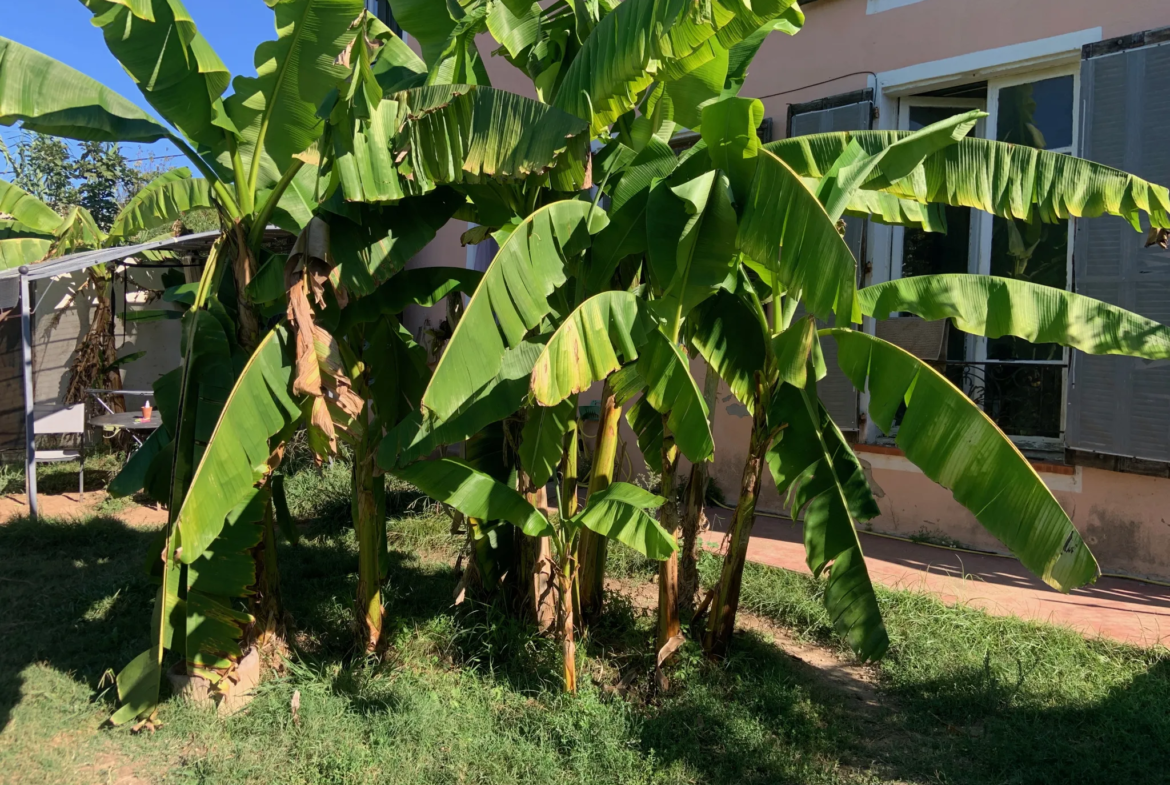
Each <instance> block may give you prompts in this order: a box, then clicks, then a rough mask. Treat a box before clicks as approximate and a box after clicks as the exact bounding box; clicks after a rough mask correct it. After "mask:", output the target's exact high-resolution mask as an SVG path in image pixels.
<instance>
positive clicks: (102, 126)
mask: <svg viewBox="0 0 1170 785" xmlns="http://www.w3.org/2000/svg"><path fill="white" fill-rule="evenodd" d="M18 120H19V121H21V124H22V126H23V127H24V128H25V129H27V130H29V131H37V132H38V133H44V134H50V135H52V136H63V137H66V138H68V139H80V140H83V141H96V142H120V141H124V142H155V141H158V140H159V139H164V138H166V137H168V136H170V132H169V131H167V129H166V128H164V127H163V126H162V125H161V124H159V123H158V122H157V121H156V120H155V119H154V118H152V117H151V116H150V115H148V114H147V113H146V112H144V111H142V110H141V109H139V108H138V107H137V106H136V105H134V104H133V103H131V102H130V101H127V100H126V99H125V98H123V97H122V96H120V95H118V94H117V93H115V92H114V91H113V90H110V89H109V88H108V87H105V86H104V85H102V84H100V83H99V82H97V81H95V80H93V79H90V78H89V77H88V76H86V75H85V74H83V73H81V72H80V71H75V70H74V69H72V68H70V67H69V66H67V65H65V64H64V63H60V62H58V61H56V60H54V59H53V58H51V57H48V56H46V55H43V54H41V53H40V52H37V51H36V50H33V49H29V48H28V47H27V46H21V45H20V44H18V43H16V42H15V41H10V40H9V39H7V38H0V125H12V124H13V123H15V122H16V121H18Z"/></svg>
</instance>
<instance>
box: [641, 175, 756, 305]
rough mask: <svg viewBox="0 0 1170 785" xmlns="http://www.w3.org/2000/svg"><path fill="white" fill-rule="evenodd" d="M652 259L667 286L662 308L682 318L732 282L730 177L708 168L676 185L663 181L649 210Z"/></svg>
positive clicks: (659, 279)
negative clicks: (728, 179)
mask: <svg viewBox="0 0 1170 785" xmlns="http://www.w3.org/2000/svg"><path fill="white" fill-rule="evenodd" d="M646 223H647V227H646V232H647V239H648V243H649V257H650V264H651V266H652V268H653V271H654V275H655V278H656V279H657V282H658V285H659V287H660V289H661V292H662V303H661V304H660V305H659V306H658V307H659V313H660V314H661V315H662V316H664V317H665V318H666V319H667V320H668V322H669V323H671V324H674V325H677V324H680V323H681V321H682V319H683V317H685V316H686V315H687V314H688V313H690V311H691V309H692V308H694V307H695V306H696V305H698V304H699V303H701V302H703V301H704V300H706V299H707V298H708V297H710V296H711V295H712V294H714V293H715V292H716V291H717V290H718V289H720V288H727V287H728V286H733V285H734V283H735V276H736V264H735V235H736V230H737V226H736V217H735V209H734V208H733V207H732V206H731V191H730V190H729V188H728V181H727V178H726V177H725V176H723V175H721V174H719V173H718V172H714V171H711V172H707V173H706V174H703V175H700V176H699V177H696V178H695V179H693V180H689V181H687V182H685V183H682V184H681V185H676V186H674V187H673V188H664V187H662V186H661V185H660V186H659V187H658V188H656V189H655V190H654V193H653V194H652V195H651V198H650V209H649V210H648V211H647V215H646Z"/></svg>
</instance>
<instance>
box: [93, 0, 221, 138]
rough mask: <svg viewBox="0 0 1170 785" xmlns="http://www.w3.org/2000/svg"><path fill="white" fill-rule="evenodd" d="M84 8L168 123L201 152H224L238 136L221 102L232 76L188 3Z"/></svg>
mask: <svg viewBox="0 0 1170 785" xmlns="http://www.w3.org/2000/svg"><path fill="white" fill-rule="evenodd" d="M82 2H83V3H84V4H85V6H86V7H87V8H88V9H89V10H90V11H91V12H92V13H93V24H94V26H95V27H99V28H101V30H102V34H103V35H104V36H105V39H106V46H107V47H109V50H110V52H112V53H113V55H114V57H116V58H117V59H118V62H119V63H121V64H122V67H123V68H125V69H126V71H127V73H129V74H130V78H132V79H133V80H134V82H135V84H137V85H138V89H139V90H141V91H142V95H143V96H145V98H146V100H147V101H148V102H149V103H150V105H151V106H153V107H154V108H155V110H156V111H157V112H158V113H159V114H160V115H162V117H163V119H164V120H166V121H167V122H169V123H170V124H171V125H173V126H174V127H175V128H178V129H179V131H180V132H181V133H182V134H183V135H184V136H185V137H187V138H188V139H190V140H191V141H193V142H194V143H195V144H196V145H197V146H198V147H200V148H204V149H209V150H216V149H221V148H223V147H224V146H225V140H226V139H227V138H228V137H227V135H229V134H230V135H234V133H235V127H234V126H233V125H232V122H231V121H230V120H229V119H228V118H227V115H226V114H225V112H224V106H223V99H222V98H221V96H222V95H223V93H224V91H225V90H227V86H228V81H229V79H230V74H229V73H228V70H227V67H226V66H225V65H224V64H223V62H222V61H221V60H220V59H219V56H218V55H216V54H215V52H214V50H212V48H211V45H210V44H209V43H208V42H207V39H205V38H204V37H203V36H202V35H201V34H200V33H199V31H198V30H197V29H196V27H195V22H194V20H192V18H191V15H190V14H189V13H188V12H187V9H186V8H184V7H183V4H182V2H180V0H138V1H137V2H135V3H131V4H127V3H124V2H112V1H111V0H82ZM126 141H129V140H126Z"/></svg>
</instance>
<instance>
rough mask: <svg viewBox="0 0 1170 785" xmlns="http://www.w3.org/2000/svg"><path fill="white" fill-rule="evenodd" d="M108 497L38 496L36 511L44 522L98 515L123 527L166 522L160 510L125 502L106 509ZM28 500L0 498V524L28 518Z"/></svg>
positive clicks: (102, 493)
mask: <svg viewBox="0 0 1170 785" xmlns="http://www.w3.org/2000/svg"><path fill="white" fill-rule="evenodd" d="M109 501H110V496H109V494H107V493H106V492H105V491H86V493H85V495H84V496H82V497H79V496H78V495H77V494H76V493H62V494H52V495H50V494H39V495H38V496H37V508H38V512H39V513H40V515H41V516H43V517H46V518H71V519H80V518H92V517H94V516H97V515H101V516H104V517H109V518H117V519H118V520H120V521H122V522H123V523H125V524H126V525H127V526H151V527H153V526H160V525H162V524H164V523H166V521H167V511H166V510H164V509H162V508H161V507H153V506H146V505H141V504H136V503H134V502H132V501H130V500H128V499H127V500H125V501H124V502H121V503H120V504H116V505H107V502H109ZM28 512H29V510H28V497H27V496H26V495H25V494H23V493H12V494H9V495H7V496H0V524H3V523H7V522H8V521H10V520H12V519H14V518H20V517H23V516H25V515H28Z"/></svg>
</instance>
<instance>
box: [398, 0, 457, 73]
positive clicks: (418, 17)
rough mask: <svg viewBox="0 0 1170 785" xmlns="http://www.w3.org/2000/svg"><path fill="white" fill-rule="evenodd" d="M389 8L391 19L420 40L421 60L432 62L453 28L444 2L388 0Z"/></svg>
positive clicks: (453, 24)
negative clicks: (392, 14)
mask: <svg viewBox="0 0 1170 785" xmlns="http://www.w3.org/2000/svg"><path fill="white" fill-rule="evenodd" d="M390 10H391V11H392V12H393V13H394V21H395V22H397V23H398V24H399V25H401V26H402V29H403V30H405V31H406V32H407V33H408V34H409V35H410V37H411V38H414V39H415V40H416V41H418V42H419V45H420V46H421V47H422V54H423V60H425V61H426V63H427V65H428V66H430V65H434V64H435V62H437V61H438V59H439V57H440V55H442V53H443V49H444V48H445V47H446V45H447V39H448V38H449V37H450V35H451V32H452V31H453V30H454V29H455V20H454V19H452V18H451V13H450V11H449V10H448V6H447V4H446V3H445V2H444V1H443V0H391V1H390Z"/></svg>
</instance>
